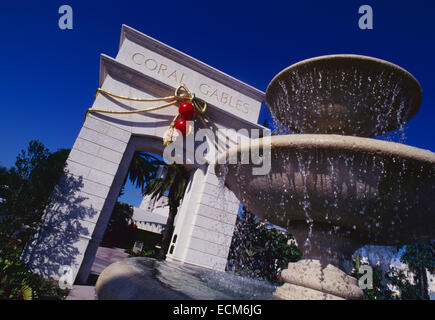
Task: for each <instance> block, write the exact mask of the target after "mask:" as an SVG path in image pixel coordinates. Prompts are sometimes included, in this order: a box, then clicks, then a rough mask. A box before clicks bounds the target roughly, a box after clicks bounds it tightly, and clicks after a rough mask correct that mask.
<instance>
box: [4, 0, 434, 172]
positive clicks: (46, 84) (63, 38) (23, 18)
mask: <svg viewBox="0 0 435 320" xmlns="http://www.w3.org/2000/svg"><path fill="white" fill-rule="evenodd" d="M63 4H68V5H70V6H71V7H72V8H73V12H74V16H73V18H74V20H73V27H74V28H73V30H60V29H59V28H58V19H59V17H60V15H59V14H58V8H59V7H60V6H61V5H63ZM363 4H369V5H371V6H372V8H373V12H374V29H373V30H360V29H359V28H358V18H359V14H358V8H359V6H360V5H363ZM434 12H435V1H433V0H428V1H422V0H414V1H412V2H410V1H406V2H403V3H401V2H400V1H386V0H384V1H365V0H361V1H353V0H342V1H273V0H269V1H258V2H255V1H234V0H233V1H174V2H171V1H127V0H125V1H113V2H111V1H68V0H66V1H41V2H36V1H20V2H18V1H13V2H10V1H8V2H3V3H2V7H1V12H0V30H1V31H0V32H1V59H0V70H1V77H0V93H1V99H0V108H1V116H0V134H1V136H2V137H3V139H2V140H1V152H0V166H5V167H10V166H12V165H13V164H14V162H15V157H16V155H17V154H18V152H19V151H20V150H21V149H23V148H25V147H26V146H27V143H28V142H29V141H30V140H31V139H39V140H41V141H42V142H43V143H44V144H45V145H46V146H47V147H48V148H50V150H53V151H55V150H57V149H58V148H71V147H72V145H73V144H74V141H75V139H76V137H77V134H78V132H79V130H80V128H81V125H82V123H83V116H84V113H85V111H86V109H87V108H88V107H90V105H91V103H92V100H93V95H94V92H95V89H96V88H97V86H98V77H99V55H100V53H105V54H108V55H110V56H112V57H113V56H115V55H116V52H117V49H118V45H119V38H120V31H121V25H122V24H123V23H124V24H127V25H129V26H131V27H133V28H135V29H137V30H139V31H141V32H144V33H146V34H148V35H150V36H151V37H154V38H156V39H158V40H160V41H162V42H164V43H167V44H168V45H170V46H172V47H174V48H176V49H178V50H180V51H183V52H185V53H187V54H189V55H191V56H193V57H195V58H197V59H199V60H201V61H203V62H205V63H207V64H209V65H211V66H213V67H215V68H217V69H220V70H222V71H224V72H226V73H228V74H230V75H232V76H234V77H236V78H238V79H240V80H242V81H244V82H246V83H248V84H250V85H252V86H254V87H256V88H258V89H260V90H263V91H264V90H266V87H267V85H268V83H269V82H270V80H271V79H272V78H273V77H274V75H275V74H276V73H278V72H279V71H280V70H282V69H283V68H285V67H287V66H289V65H291V64H293V63H295V62H297V61H300V60H303V59H306V58H310V57H314V56H319V55H324V54H333V53H355V54H363V55H369V56H374V57H378V58H381V59H385V60H389V61H391V62H393V63H396V64H398V65H400V66H402V67H404V68H405V69H407V70H408V71H410V72H411V73H412V74H413V75H414V76H415V77H416V78H417V79H418V81H419V82H420V84H421V86H422V88H423V104H422V106H421V109H420V111H419V113H418V114H417V115H416V116H415V118H414V119H412V120H411V122H410V123H409V125H408V128H407V131H406V136H407V140H406V143H407V144H409V145H413V146H416V147H420V148H424V149H430V150H432V151H434V150H435V141H434V138H435V135H434V132H435V131H434V129H433V125H434V116H435V106H434V103H435V90H434V84H435V77H434V75H435V65H434V63H433V59H434V57H435V19H434V16H433V14H434ZM265 114H266V112H263V113H262V115H261V117H264V115H265Z"/></svg>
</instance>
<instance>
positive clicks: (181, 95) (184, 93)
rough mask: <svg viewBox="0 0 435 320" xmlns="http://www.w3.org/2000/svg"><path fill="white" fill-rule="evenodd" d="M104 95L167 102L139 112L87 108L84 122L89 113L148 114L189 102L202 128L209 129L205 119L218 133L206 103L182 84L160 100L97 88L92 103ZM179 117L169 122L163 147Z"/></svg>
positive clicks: (170, 140) (169, 139)
mask: <svg viewBox="0 0 435 320" xmlns="http://www.w3.org/2000/svg"><path fill="white" fill-rule="evenodd" d="M100 93H101V94H104V95H107V96H111V97H114V98H117V99H122V100H128V101H135V102H157V101H168V102H167V103H165V104H163V105H160V106H157V107H151V108H146V109H139V110H129V111H114V110H102V109H92V108H89V109H88V110H87V111H86V114H85V121H86V119H87V117H88V115H89V113H109V114H134V113H145V112H150V111H155V110H160V109H163V108H166V107H169V106H172V105H174V104H177V103H181V102H185V101H190V102H192V104H193V106H194V108H195V111H196V112H195V114H196V115H197V116H198V118H199V120H200V121H201V123H202V124H203V126H204V127H205V128H206V129H209V127H208V125H207V123H206V122H205V120H204V118H205V119H207V121H208V123H210V125H211V126H212V127H213V128H214V129H215V130H217V131H218V128H217V126H216V125H215V124H214V123H213V122H212V121H211V119H210V118H209V117H208V116H207V115H206V114H205V110H206V109H207V102H205V101H204V100H202V99H199V98H197V97H196V96H195V94H194V93H192V92H190V91H189V90H188V89H187V88H186V86H185V85H184V84H182V85H180V86H178V87H177V88H176V89H175V92H174V95H172V96H167V97H162V98H151V99H142V98H131V97H126V96H121V95H118V94H115V93H112V92H110V91H106V90H104V89H101V88H98V89H97V90H96V92H95V97H94V101H95V99H96V98H97V96H98V94H100ZM179 116H180V114H179V113H178V114H177V115H176V116H175V117H174V119H173V120H172V121H171V124H170V126H169V129H168V134H166V135H165V137H164V139H163V145H164V146H167V145H169V144H171V143H172V142H173V140H172V136H173V132H174V126H175V122H176V121H177V119H178V117H179Z"/></svg>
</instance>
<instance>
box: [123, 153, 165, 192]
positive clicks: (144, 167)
mask: <svg viewBox="0 0 435 320" xmlns="http://www.w3.org/2000/svg"><path fill="white" fill-rule="evenodd" d="M164 165H166V163H165V162H163V161H162V160H160V159H158V158H157V157H156V156H154V155H152V154H150V153H146V152H140V151H136V152H135V153H134V155H133V159H132V160H131V163H130V166H129V168H128V174H127V176H126V177H125V180H124V185H125V183H126V182H127V178H128V179H129V180H130V181H131V183H132V184H134V185H135V186H136V188H140V189H141V191H142V193H144V191H145V188H146V186H147V185H148V184H149V183H150V182H151V181H153V180H154V179H155V177H156V173H157V169H158V168H159V166H164ZM121 192H122V191H121Z"/></svg>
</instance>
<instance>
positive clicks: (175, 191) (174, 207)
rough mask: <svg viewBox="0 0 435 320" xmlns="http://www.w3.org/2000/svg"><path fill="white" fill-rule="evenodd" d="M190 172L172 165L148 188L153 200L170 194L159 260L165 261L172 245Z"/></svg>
mask: <svg viewBox="0 0 435 320" xmlns="http://www.w3.org/2000/svg"><path fill="white" fill-rule="evenodd" d="M189 176H190V174H189V171H188V170H187V169H186V168H185V167H184V166H182V165H178V164H175V163H174V164H172V165H170V166H167V173H166V175H165V176H164V177H162V178H157V179H154V180H153V181H152V182H151V183H149V184H148V185H147V187H146V192H145V193H146V194H151V195H152V196H151V198H152V199H153V198H156V197H157V199H159V198H161V197H162V196H163V195H165V194H166V193H167V192H168V205H169V215H168V219H167V221H166V226H165V229H164V230H163V236H162V243H161V248H160V251H159V254H158V258H159V259H161V260H165V258H166V252H167V251H168V249H169V245H170V243H171V238H172V233H173V232H174V220H175V216H176V215H177V212H178V207H179V206H180V202H181V200H182V199H183V197H184V193H185V191H186V187H187V184H188V182H189Z"/></svg>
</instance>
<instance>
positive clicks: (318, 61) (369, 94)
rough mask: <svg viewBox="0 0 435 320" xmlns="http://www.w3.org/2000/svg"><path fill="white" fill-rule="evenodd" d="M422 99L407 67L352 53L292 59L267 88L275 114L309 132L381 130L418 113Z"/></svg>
mask: <svg viewBox="0 0 435 320" xmlns="http://www.w3.org/2000/svg"><path fill="white" fill-rule="evenodd" d="M421 99H422V92H421V87H420V85H419V83H418V81H417V80H416V79H415V78H414V77H413V76H412V75H411V74H410V73H409V72H408V71H406V70H405V69H403V68H401V67H399V66H397V65H395V64H392V63H390V62H388V61H384V60H381V59H377V58H372V57H366V56H361V55H353V54H339V55H328V56H321V57H316V58H311V59H307V60H303V61H301V62H298V63H296V64H293V65H291V66H290V67H288V68H286V69H284V70H283V71H281V72H280V73H279V74H278V75H276V76H275V77H274V78H273V79H272V81H271V82H270V84H269V86H268V88H267V90H266V105H267V106H268V108H269V110H270V112H271V114H272V116H273V117H274V119H276V121H278V122H279V123H281V124H282V125H283V126H285V127H286V128H288V129H290V130H291V131H292V132H295V133H307V134H309V133H318V134H342V135H356V136H363V137H373V136H380V135H383V134H385V133H387V132H390V131H392V130H394V129H397V128H400V127H402V126H403V125H404V124H405V123H406V122H407V121H409V120H410V119H411V118H412V117H414V115H415V114H416V113H417V111H418V109H419V107H420V104H421Z"/></svg>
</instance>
